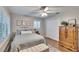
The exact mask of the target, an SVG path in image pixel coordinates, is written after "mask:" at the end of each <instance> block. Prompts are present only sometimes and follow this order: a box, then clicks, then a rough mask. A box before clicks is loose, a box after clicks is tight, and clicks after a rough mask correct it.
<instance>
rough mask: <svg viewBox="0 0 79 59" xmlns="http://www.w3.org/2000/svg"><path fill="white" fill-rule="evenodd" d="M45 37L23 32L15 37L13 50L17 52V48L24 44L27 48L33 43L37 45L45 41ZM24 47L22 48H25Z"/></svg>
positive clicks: (12, 45)
mask: <svg viewBox="0 0 79 59" xmlns="http://www.w3.org/2000/svg"><path fill="white" fill-rule="evenodd" d="M44 42H45V40H44V37H43V36H41V35H37V34H23V35H16V36H15V39H14V40H13V42H12V44H11V51H12V52H17V48H18V47H19V46H20V45H21V44H23V45H24V47H25V48H28V47H31V46H33V45H37V44H40V43H44ZM24 47H22V48H24Z"/></svg>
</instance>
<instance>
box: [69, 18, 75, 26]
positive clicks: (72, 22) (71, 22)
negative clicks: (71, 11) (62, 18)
mask: <svg viewBox="0 0 79 59" xmlns="http://www.w3.org/2000/svg"><path fill="white" fill-rule="evenodd" d="M68 23H69V25H73V26H74V25H75V26H76V19H69V20H68Z"/></svg>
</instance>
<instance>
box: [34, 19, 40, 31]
mask: <svg viewBox="0 0 79 59" xmlns="http://www.w3.org/2000/svg"><path fill="white" fill-rule="evenodd" d="M34 29H40V21H38V20H35V21H34Z"/></svg>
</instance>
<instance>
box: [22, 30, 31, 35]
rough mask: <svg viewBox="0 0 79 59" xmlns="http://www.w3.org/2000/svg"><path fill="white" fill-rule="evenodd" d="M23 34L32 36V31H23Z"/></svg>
mask: <svg viewBox="0 0 79 59" xmlns="http://www.w3.org/2000/svg"><path fill="white" fill-rule="evenodd" d="M21 34H32V31H21Z"/></svg>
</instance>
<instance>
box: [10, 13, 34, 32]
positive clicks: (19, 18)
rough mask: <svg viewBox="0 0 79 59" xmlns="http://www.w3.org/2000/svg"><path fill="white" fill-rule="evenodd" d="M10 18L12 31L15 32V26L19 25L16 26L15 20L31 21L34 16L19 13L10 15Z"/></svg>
mask: <svg viewBox="0 0 79 59" xmlns="http://www.w3.org/2000/svg"><path fill="white" fill-rule="evenodd" d="M11 20H12V22H11V23H12V32H16V30H17V28H18V27H19V26H17V24H16V22H17V20H27V21H29V20H30V21H32V22H33V20H34V17H30V16H21V15H14V14H12V15H11Z"/></svg>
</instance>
